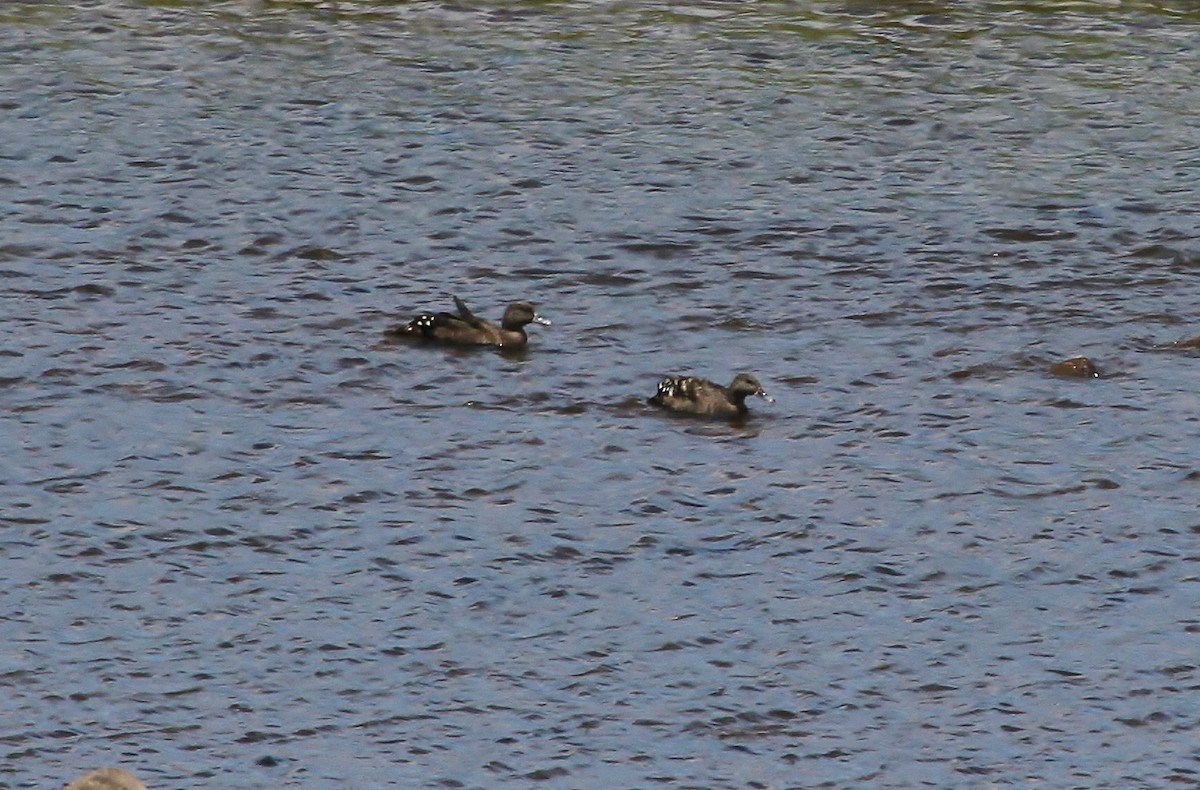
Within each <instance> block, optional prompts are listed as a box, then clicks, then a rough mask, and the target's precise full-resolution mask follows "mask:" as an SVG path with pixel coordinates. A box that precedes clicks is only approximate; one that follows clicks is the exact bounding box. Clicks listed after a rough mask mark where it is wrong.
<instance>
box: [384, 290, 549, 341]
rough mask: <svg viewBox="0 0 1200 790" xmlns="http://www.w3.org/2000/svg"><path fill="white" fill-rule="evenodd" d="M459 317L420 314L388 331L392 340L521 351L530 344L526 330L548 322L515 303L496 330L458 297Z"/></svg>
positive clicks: (530, 306) (527, 306)
mask: <svg viewBox="0 0 1200 790" xmlns="http://www.w3.org/2000/svg"><path fill="white" fill-rule="evenodd" d="M454 305H455V307H457V308H458V313H457V314H455V313H422V314H420V315H418V316H417V317H416V318H414V319H413V320H411V321H409V322H408V323H407V324H402V325H400V326H397V327H393V328H392V329H389V330H387V334H389V335H392V336H394V337H410V338H417V339H420V340H428V341H432V342H436V343H446V344H449V345H455V346H498V347H501V348H520V347H522V346H525V345H526V344H527V343H528V342H529V336H528V335H527V334H526V333H525V327H526V326H528V325H529V324H546V325H549V323H550V322H549V321H547V320H546V319H545V318H542V317H541V316H540V315H538V314H537V310H536V309H535V308H534V305H533V304H531V303H530V302H514V303H512V304H510V305H509V306H508V307H507V308H505V310H504V316H503V317H502V318H501V319H500V325H499V326H497V325H496V324H493V323H492V322H491V321H487V320H485V319H483V318H479V317H478V316H476V315H475V314H474V313H472V312H471V311H470V309H468V307H467V306H466V304H464V303H463V301H462V300H461V299H459V298H458V297H457V296H456V297H454Z"/></svg>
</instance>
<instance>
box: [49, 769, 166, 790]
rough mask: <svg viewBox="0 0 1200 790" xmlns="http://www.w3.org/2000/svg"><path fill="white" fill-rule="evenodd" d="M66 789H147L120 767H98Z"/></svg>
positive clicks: (147, 789)
mask: <svg viewBox="0 0 1200 790" xmlns="http://www.w3.org/2000/svg"><path fill="white" fill-rule="evenodd" d="M66 790H149V788H147V787H146V786H145V785H144V784H142V783H141V782H139V781H138V778H137V777H136V776H134V775H133V774H131V773H129V772H128V771H124V770H122V769H120V768H100V769H98V770H96V771H92V772H91V773H90V774H88V775H87V776H81V777H79V778H78V779H76V780H75V781H74V782H71V784H69V785H67V787H66Z"/></svg>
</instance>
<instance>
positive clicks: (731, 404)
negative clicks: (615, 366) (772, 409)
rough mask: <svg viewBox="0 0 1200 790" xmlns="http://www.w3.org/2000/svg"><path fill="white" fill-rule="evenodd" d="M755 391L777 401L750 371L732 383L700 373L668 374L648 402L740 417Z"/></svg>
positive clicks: (675, 409)
mask: <svg viewBox="0 0 1200 790" xmlns="http://www.w3.org/2000/svg"><path fill="white" fill-rule="evenodd" d="M751 395H757V396H758V397H760V398H762V399H763V400H765V401H766V402H767V403H774V402H775V401H774V400H772V399H771V397H770V396H768V395H767V392H766V390H764V389H763V386H762V384H760V383H759V381H758V379H756V378H755V377H754V376H752V375H750V374H749V373H739V374H737V375H736V376H734V377H733V381H732V382H730V384H729V386H728V387H722V386H721V385H720V384H717V383H716V382H714V381H709V380H708V379H702V378H699V377H697V376H667V377H666V378H665V379H663V380H662V381H660V382H659V383H658V391H657V392H655V393H654V394H653V395H652V396H650V399H649V400H648V401H647V402H648V403H650V404H651V405H652V406H659V407H661V408H663V409H666V410H667V411H673V412H676V413H678V414H696V415H699V416H702V417H727V418H736V417H745V416H746V414H747V413H748V412H749V409H747V408H746V398H747V397H749V396H751Z"/></svg>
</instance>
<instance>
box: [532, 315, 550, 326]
mask: <svg viewBox="0 0 1200 790" xmlns="http://www.w3.org/2000/svg"><path fill="white" fill-rule="evenodd" d="M533 323H535V324H541V325H542V326H550V319H549V318H542V317H541V316H540V315H535V316H534V317H533Z"/></svg>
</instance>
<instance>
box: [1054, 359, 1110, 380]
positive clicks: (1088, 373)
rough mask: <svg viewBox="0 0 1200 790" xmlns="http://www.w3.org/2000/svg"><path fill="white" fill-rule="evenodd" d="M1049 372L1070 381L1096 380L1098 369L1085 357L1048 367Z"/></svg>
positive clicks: (1098, 376) (1066, 360)
mask: <svg viewBox="0 0 1200 790" xmlns="http://www.w3.org/2000/svg"><path fill="white" fill-rule="evenodd" d="M1050 372H1051V373H1053V374H1054V375H1055V376H1063V377H1065V378H1072V379H1098V378H1100V369H1099V368H1097V367H1096V365H1095V364H1094V363H1093V362H1092V361H1091V360H1090V359H1088V358H1087V357H1071V358H1070V359H1064V360H1063V361H1062V362H1056V363H1054V364H1053V365H1051V366H1050Z"/></svg>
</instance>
